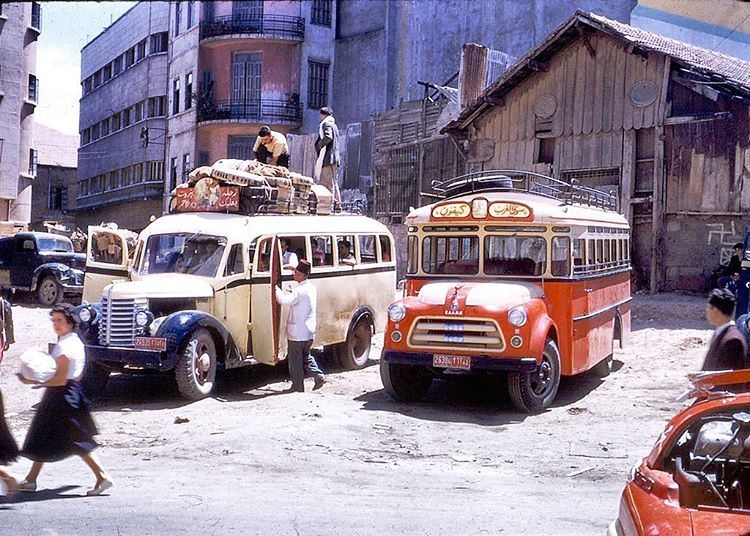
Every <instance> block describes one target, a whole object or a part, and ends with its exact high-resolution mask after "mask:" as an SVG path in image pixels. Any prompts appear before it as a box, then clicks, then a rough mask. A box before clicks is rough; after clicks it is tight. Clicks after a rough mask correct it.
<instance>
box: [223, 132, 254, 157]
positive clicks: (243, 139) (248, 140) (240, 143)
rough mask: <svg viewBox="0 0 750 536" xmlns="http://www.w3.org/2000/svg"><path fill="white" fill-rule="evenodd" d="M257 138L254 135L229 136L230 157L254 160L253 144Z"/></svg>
mask: <svg viewBox="0 0 750 536" xmlns="http://www.w3.org/2000/svg"><path fill="white" fill-rule="evenodd" d="M254 144H255V138H254V137H253V136H229V143H227V146H228V147H229V151H228V152H229V158H236V159H237V160H252V159H253V145H254Z"/></svg>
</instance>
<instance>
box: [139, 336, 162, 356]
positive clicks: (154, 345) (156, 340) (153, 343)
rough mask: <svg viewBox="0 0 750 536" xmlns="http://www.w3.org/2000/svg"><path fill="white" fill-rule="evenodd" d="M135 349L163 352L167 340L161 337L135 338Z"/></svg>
mask: <svg viewBox="0 0 750 536" xmlns="http://www.w3.org/2000/svg"><path fill="white" fill-rule="evenodd" d="M135 347H136V349H138V350H159V351H161V352H163V351H165V350H166V349H167V339H165V338H163V337H136V338H135Z"/></svg>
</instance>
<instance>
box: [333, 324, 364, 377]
mask: <svg viewBox="0 0 750 536" xmlns="http://www.w3.org/2000/svg"><path fill="white" fill-rule="evenodd" d="M371 346H372V319H371V318H370V317H369V316H363V317H361V318H360V319H359V320H357V322H356V323H355V324H354V325H353V326H352V327H351V329H350V330H349V333H348V334H347V335H346V341H344V342H342V343H341V344H339V345H337V346H336V351H337V353H338V357H339V361H340V362H341V366H343V367H344V368H345V369H347V370H358V369H361V368H364V367H365V365H367V362H368V361H369V359H370V347H371Z"/></svg>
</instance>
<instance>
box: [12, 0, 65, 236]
mask: <svg viewBox="0 0 750 536" xmlns="http://www.w3.org/2000/svg"><path fill="white" fill-rule="evenodd" d="M41 27H42V9H41V7H40V4H39V2H9V3H6V2H3V3H0V221H9V220H11V221H19V222H26V223H28V222H29V221H30V220H31V187H32V183H33V182H34V177H35V176H36V174H37V150H36V148H35V146H34V144H33V135H34V110H35V108H36V105H37V102H38V99H39V80H38V78H37V77H36V46H37V38H38V37H39V33H40V31H41ZM47 98H53V97H52V96H50V95H48V96H47Z"/></svg>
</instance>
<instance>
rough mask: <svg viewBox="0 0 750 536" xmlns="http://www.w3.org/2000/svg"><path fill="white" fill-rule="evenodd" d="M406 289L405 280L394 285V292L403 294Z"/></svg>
mask: <svg viewBox="0 0 750 536" xmlns="http://www.w3.org/2000/svg"><path fill="white" fill-rule="evenodd" d="M405 289H406V279H401V280H400V281H399V282H398V283H396V290H398V291H400V292H403V291H404V290H405Z"/></svg>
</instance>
